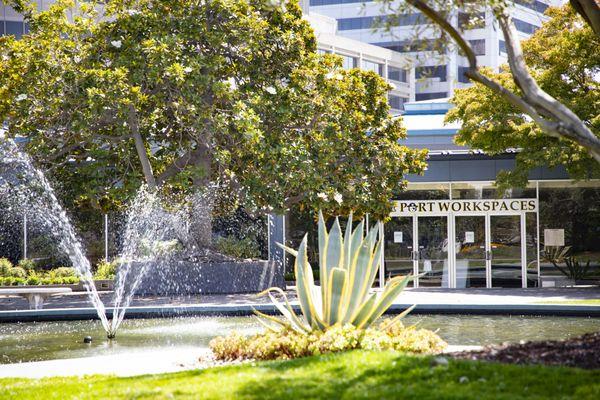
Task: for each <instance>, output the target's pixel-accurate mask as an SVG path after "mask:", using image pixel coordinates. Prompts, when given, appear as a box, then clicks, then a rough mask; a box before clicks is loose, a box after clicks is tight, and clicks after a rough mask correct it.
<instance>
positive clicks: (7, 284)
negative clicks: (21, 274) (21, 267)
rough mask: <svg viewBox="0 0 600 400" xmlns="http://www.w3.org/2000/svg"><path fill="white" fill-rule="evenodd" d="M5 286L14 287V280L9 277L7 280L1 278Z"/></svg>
mask: <svg viewBox="0 0 600 400" xmlns="http://www.w3.org/2000/svg"><path fill="white" fill-rule="evenodd" d="M0 280H1V281H2V285H3V286H12V284H13V280H14V278H12V277H10V276H7V277H6V278H0Z"/></svg>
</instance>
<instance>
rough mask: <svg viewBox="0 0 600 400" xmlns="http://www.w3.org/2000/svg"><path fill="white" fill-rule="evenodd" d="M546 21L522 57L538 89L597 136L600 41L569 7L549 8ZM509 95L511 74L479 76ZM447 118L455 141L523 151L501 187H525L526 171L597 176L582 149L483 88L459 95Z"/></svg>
mask: <svg viewBox="0 0 600 400" xmlns="http://www.w3.org/2000/svg"><path fill="white" fill-rule="evenodd" d="M548 16H549V17H551V19H550V20H549V21H547V22H546V23H544V24H543V25H542V27H541V28H540V29H539V30H538V31H537V32H536V33H535V34H534V35H533V36H532V37H531V38H530V39H528V40H526V41H524V42H523V43H522V46H523V56H524V60H525V62H527V65H528V66H529V68H530V70H531V73H532V75H533V76H534V77H535V79H536V80H537V82H538V84H539V85H540V87H541V88H542V89H543V90H544V91H546V92H548V93H549V94H550V95H551V96H553V97H554V98H556V99H557V100H558V101H560V102H561V103H563V104H566V105H568V106H569V107H570V108H571V109H572V110H573V111H574V112H575V113H576V114H577V115H578V116H580V117H581V119H582V120H583V121H584V122H585V123H586V124H587V125H588V126H589V128H590V129H591V130H592V131H593V132H594V134H596V135H600V90H599V89H600V83H599V82H598V80H597V77H596V76H597V74H599V73H600V51H598V49H599V48H600V37H599V36H596V35H595V34H594V32H593V31H592V29H591V28H590V27H589V26H587V25H585V24H583V22H582V20H581V18H580V17H579V16H578V15H577V14H576V13H575V11H574V10H573V9H572V8H571V7H570V6H564V7H562V8H551V9H550V10H549V11H548ZM483 73H484V74H485V75H486V76H487V77H488V78H489V79H492V80H494V81H496V82H500V84H501V85H502V86H504V87H506V88H508V89H509V90H511V91H513V92H515V93H519V92H520V90H519V88H518V87H517V85H516V84H515V82H514V81H513V80H512V76H511V74H510V72H509V71H507V70H504V71H503V72H501V73H494V72H492V71H490V70H487V71H484V72H483ZM452 102H453V103H454V104H455V105H456V107H455V108H454V109H452V110H450V112H449V113H448V116H447V119H448V120H449V121H458V122H460V123H461V129H460V131H459V133H458V135H457V137H456V140H457V142H459V143H461V144H465V145H469V146H471V147H474V148H477V149H482V150H485V151H486V152H488V153H490V154H496V153H501V152H503V151H505V149H508V148H514V149H521V151H519V152H518V153H517V155H516V160H517V166H516V168H515V169H514V170H513V171H510V172H504V173H503V174H502V175H499V176H498V179H499V183H502V184H504V185H505V186H510V185H523V184H525V183H526V182H527V176H528V172H529V171H530V170H531V169H532V168H535V167H540V166H549V167H555V166H560V165H562V166H564V168H565V169H566V170H567V172H568V173H569V175H570V176H572V177H573V178H576V179H590V178H594V177H599V176H600V164H599V163H597V162H596V161H595V160H594V159H593V158H592V157H591V156H590V155H589V152H588V150H587V149H586V148H584V147H583V146H581V145H579V144H578V143H576V142H574V141H572V140H569V139H566V138H556V137H551V136H548V135H545V134H544V132H543V131H542V130H541V128H540V127H539V126H538V125H537V124H536V123H535V122H534V121H533V120H532V119H530V118H528V117H527V116H526V115H524V114H523V113H522V112H521V110H520V109H519V108H517V107H515V106H514V105H513V104H512V103H510V102H508V101H506V100H503V99H498V98H497V96H495V95H494V92H493V91H492V90H491V89H490V88H488V87H487V86H484V85H480V84H476V85H474V86H472V87H470V88H468V89H463V90H457V91H456V92H455V95H454V98H453V99H452Z"/></svg>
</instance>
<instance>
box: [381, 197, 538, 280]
mask: <svg viewBox="0 0 600 400" xmlns="http://www.w3.org/2000/svg"><path fill="white" fill-rule="evenodd" d="M444 202H445V203H447V204H444ZM467 202H472V203H473V204H470V205H469V204H467V205H465V204H466V203H467ZM487 202H489V204H488V203H487ZM398 203H401V202H398ZM402 203H404V204H405V205H407V206H406V207H397V208H396V211H395V213H392V215H391V217H392V218H391V220H390V222H389V223H387V224H386V226H385V274H386V278H389V277H392V276H396V275H406V274H409V273H413V274H414V275H415V279H414V283H413V285H414V286H415V287H450V288H468V287H474V288H484V287H487V288H491V287H527V254H526V249H527V246H526V243H525V240H526V237H527V232H526V229H527V227H526V223H525V221H526V213H527V212H534V211H537V202H536V201H535V200H534V201H533V203H531V201H530V200H529V199H528V200H472V201H471V200H455V201H452V200H449V201H443V200H433V201H423V202H418V201H416V202H415V201H412V202H402ZM475 203H482V204H475ZM456 204H458V206H456ZM519 205H523V206H524V207H525V206H527V207H529V208H525V209H521V210H520V209H515V208H516V207H517V206H519ZM436 207H437V208H436ZM492 207H495V208H496V209H492ZM508 207H512V209H510V208H508ZM482 209H484V210H485V211H487V212H481V210H482Z"/></svg>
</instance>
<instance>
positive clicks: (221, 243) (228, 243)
mask: <svg viewBox="0 0 600 400" xmlns="http://www.w3.org/2000/svg"><path fill="white" fill-rule="evenodd" d="M216 247H217V251H219V252H220V253H223V254H225V255H228V256H231V257H235V258H259V257H260V248H259V246H258V243H257V242H256V241H255V240H252V239H250V238H243V239H238V238H236V237H235V236H232V235H230V236H224V237H220V238H219V239H217V242H216Z"/></svg>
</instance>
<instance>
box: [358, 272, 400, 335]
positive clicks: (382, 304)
mask: <svg viewBox="0 0 600 400" xmlns="http://www.w3.org/2000/svg"><path fill="white" fill-rule="evenodd" d="M411 280H412V277H411V276H410V275H407V276H405V277H402V276H397V277H395V278H392V279H390V280H389V282H388V283H387V284H386V285H385V288H384V289H383V292H382V293H381V294H380V295H379V296H377V301H376V302H375V304H373V305H372V306H371V307H370V311H369V312H367V313H365V314H364V315H363V317H362V318H361V319H357V320H355V321H353V325H354V326H356V327H357V328H368V327H369V325H371V324H372V323H373V322H374V321H375V320H376V319H377V318H379V317H381V316H382V315H383V313H384V312H385V310H387V309H388V308H389V307H390V306H391V305H392V303H393V302H394V300H396V298H397V297H398V295H399V294H400V293H401V292H402V291H403V290H404V288H405V287H406V285H408V282H410V281H411Z"/></svg>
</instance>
